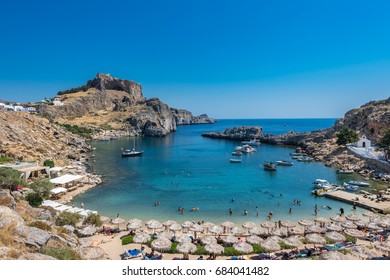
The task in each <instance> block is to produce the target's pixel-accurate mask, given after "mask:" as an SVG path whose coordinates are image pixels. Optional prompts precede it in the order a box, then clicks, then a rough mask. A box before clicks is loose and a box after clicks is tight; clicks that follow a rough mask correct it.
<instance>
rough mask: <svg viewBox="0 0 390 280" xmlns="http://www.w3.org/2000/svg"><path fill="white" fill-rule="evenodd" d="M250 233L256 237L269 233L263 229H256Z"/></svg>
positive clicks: (252, 229)
mask: <svg viewBox="0 0 390 280" xmlns="http://www.w3.org/2000/svg"><path fill="white" fill-rule="evenodd" d="M249 233H250V234H254V235H266V234H268V231H266V230H265V229H264V228H262V227H254V228H251V229H250V230H249Z"/></svg>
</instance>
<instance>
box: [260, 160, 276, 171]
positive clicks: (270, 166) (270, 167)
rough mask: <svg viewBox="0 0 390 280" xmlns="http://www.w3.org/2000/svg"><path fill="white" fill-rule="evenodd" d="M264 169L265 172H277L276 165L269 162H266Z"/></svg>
mask: <svg viewBox="0 0 390 280" xmlns="http://www.w3.org/2000/svg"><path fill="white" fill-rule="evenodd" d="M263 167H264V170H268V171H276V165H275V163H272V162H268V161H266V162H264V164H263Z"/></svg>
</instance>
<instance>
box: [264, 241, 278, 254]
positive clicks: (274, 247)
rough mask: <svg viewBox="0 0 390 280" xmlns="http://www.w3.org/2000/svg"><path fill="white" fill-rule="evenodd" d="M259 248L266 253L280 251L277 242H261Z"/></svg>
mask: <svg viewBox="0 0 390 280" xmlns="http://www.w3.org/2000/svg"><path fill="white" fill-rule="evenodd" d="M260 246H261V247H263V248H264V250H266V251H268V252H274V251H279V250H280V245H279V244H278V243H277V242H275V241H272V240H268V239H267V240H264V241H263V242H261V243H260Z"/></svg>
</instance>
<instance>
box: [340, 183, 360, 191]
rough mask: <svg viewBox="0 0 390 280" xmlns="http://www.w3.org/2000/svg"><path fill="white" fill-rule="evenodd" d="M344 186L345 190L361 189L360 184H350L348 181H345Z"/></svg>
mask: <svg viewBox="0 0 390 280" xmlns="http://www.w3.org/2000/svg"><path fill="white" fill-rule="evenodd" d="M343 187H344V190H345V191H350V192H356V191H357V190H358V189H359V186H357V185H351V184H348V183H344V184H343Z"/></svg>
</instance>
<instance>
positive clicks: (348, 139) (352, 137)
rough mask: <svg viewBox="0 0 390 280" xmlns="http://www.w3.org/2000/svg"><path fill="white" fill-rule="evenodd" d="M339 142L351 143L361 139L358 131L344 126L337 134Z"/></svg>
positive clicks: (343, 143) (340, 143) (339, 143)
mask: <svg viewBox="0 0 390 280" xmlns="http://www.w3.org/2000/svg"><path fill="white" fill-rule="evenodd" d="M336 137H337V144H338V145H339V146H341V145H346V144H350V143H353V142H356V141H358V140H359V135H358V134H357V132H356V131H355V130H353V129H351V128H349V127H346V126H344V127H343V128H342V129H341V130H340V131H339V132H338V133H337V134H336Z"/></svg>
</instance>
